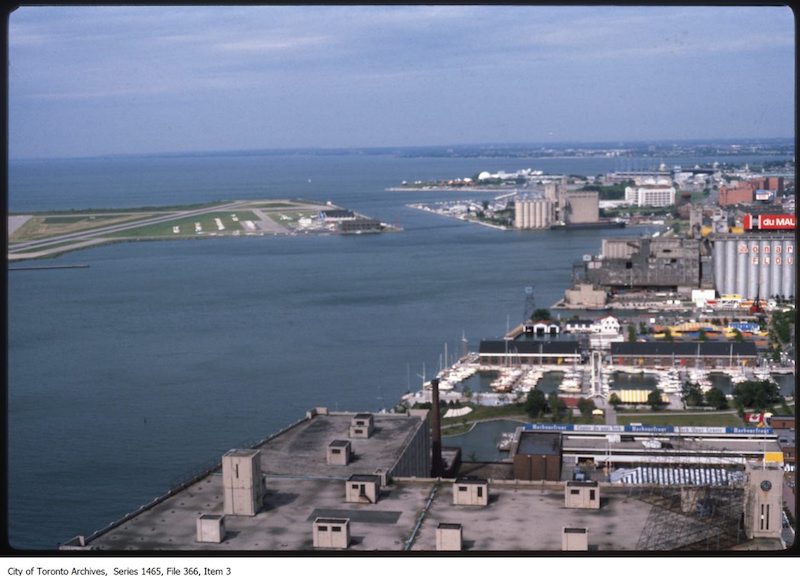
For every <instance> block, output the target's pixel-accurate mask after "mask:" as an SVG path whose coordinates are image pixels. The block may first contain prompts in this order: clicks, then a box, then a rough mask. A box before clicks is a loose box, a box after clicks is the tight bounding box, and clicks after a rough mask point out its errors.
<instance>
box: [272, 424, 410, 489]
mask: <svg viewBox="0 0 800 576" xmlns="http://www.w3.org/2000/svg"><path fill="white" fill-rule="evenodd" d="M353 416H355V415H354V414H346V413H330V414H327V415H317V416H315V417H314V418H311V419H310V420H305V421H303V422H301V423H300V424H298V425H297V426H295V427H293V428H291V429H289V430H287V431H286V432H284V433H283V434H280V435H278V436H276V437H275V438H272V439H271V440H270V441H269V442H267V443H265V444H262V445H261V446H259V447H258V448H259V450H261V471H262V472H264V473H265V474H266V475H267V478H269V477H271V476H285V477H309V478H340V479H342V480H346V479H347V478H349V477H350V476H352V475H353V474H374V473H375V470H376V469H378V468H383V469H384V470H389V469H390V468H391V467H392V466H393V465H394V464H395V462H397V460H398V459H399V458H400V455H401V453H402V449H403V447H404V446H405V443H406V441H407V439H408V438H409V437H410V436H411V434H413V432H414V431H415V430H416V429H417V428H418V427H419V426H420V425H421V424H422V420H421V419H420V418H418V417H414V416H402V415H397V414H375V415H373V418H374V426H375V429H374V430H373V432H372V435H371V436H370V437H369V438H350V437H349V433H350V423H351V422H352V420H353ZM334 440H349V441H350V447H351V449H352V451H353V457H352V460H351V462H350V464H349V465H347V466H331V465H329V464H327V461H326V457H327V450H328V446H329V445H330V444H331V442H333V441H334Z"/></svg>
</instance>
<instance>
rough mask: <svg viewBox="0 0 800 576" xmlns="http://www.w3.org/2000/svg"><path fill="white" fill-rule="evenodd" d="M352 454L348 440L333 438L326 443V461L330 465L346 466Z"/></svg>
mask: <svg viewBox="0 0 800 576" xmlns="http://www.w3.org/2000/svg"><path fill="white" fill-rule="evenodd" d="M352 454H353V451H352V448H351V445H350V441H349V440H334V441H333V442H331V443H330V444H328V453H327V462H328V464H330V465H332V466H347V465H348V464H350V459H351V456H352Z"/></svg>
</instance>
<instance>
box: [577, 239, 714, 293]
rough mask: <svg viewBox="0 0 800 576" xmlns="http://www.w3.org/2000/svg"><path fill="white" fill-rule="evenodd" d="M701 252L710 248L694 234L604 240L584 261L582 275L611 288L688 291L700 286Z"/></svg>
mask: <svg viewBox="0 0 800 576" xmlns="http://www.w3.org/2000/svg"><path fill="white" fill-rule="evenodd" d="M706 252H709V254H706ZM704 255H705V256H708V255H710V249H708V248H707V247H706V245H705V243H704V241H702V240H700V239H696V238H682V237H672V236H669V237H657V238H637V239H616V240H604V242H603V254H601V256H600V257H593V258H591V259H588V260H586V261H584V264H583V266H584V278H585V280H586V281H587V282H588V283H590V284H593V285H594V286H602V287H607V288H614V289H620V288H625V289H650V288H656V289H669V290H673V291H679V292H689V291H691V290H692V289H693V288H700V287H702V284H703V282H702V280H703V278H704V274H703V267H702V264H701V263H702V261H703V256H704ZM708 276H709V278H708V280H709V281H710V280H711V278H710V273H709V274H708Z"/></svg>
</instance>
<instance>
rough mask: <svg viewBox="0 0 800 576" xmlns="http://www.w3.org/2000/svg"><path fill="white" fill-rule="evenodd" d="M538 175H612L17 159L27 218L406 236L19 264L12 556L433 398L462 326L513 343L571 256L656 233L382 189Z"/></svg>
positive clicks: (221, 244) (224, 242)
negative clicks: (319, 423) (605, 242)
mask: <svg viewBox="0 0 800 576" xmlns="http://www.w3.org/2000/svg"><path fill="white" fill-rule="evenodd" d="M694 161H703V159H696V160H694ZM728 161H736V160H735V159H728ZM684 163H685V164H686V163H687V162H684ZM524 167H531V168H534V169H542V170H545V171H552V172H564V173H571V174H580V173H584V174H597V173H601V172H604V171H606V170H610V169H614V168H615V167H616V166H614V164H613V161H611V160H606V161H604V160H602V159H585V160H542V161H539V160H502V159H491V160H486V159H442V158H399V157H391V156H385V157H383V156H368V157H367V156H365V157H359V156H241V157H237V156H219V157H214V156H208V157H158V156H154V157H138V158H107V159H84V160H53V161H25V162H11V164H10V167H9V210H10V211H12V212H22V213H24V212H27V211H37V210H38V211H41V210H55V209H71V208H75V209H81V208H103V207H109V208H115V207H134V206H153V205H176V204H188V203H198V202H206V201H211V200H219V199H250V198H297V197H300V198H308V199H314V200H325V201H327V200H331V201H333V202H334V203H336V204H338V205H340V206H343V207H345V208H349V209H353V210H356V211H359V212H362V213H365V214H367V215H368V216H371V217H375V218H379V219H381V220H383V221H386V222H390V223H393V224H398V225H400V226H402V227H403V228H404V231H403V232H401V233H396V234H383V235H369V236H350V237H344V236H321V237H315V236H298V237H263V238H259V237H255V238H252V237H240V238H217V239H204V240H197V241H189V242H178V241H174V242H143V243H128V244H116V245H109V246H103V247H98V248H93V249H89V250H83V251H78V252H73V253H69V254H65V255H63V256H61V257H59V258H57V259H56V260H55V261H53V262H54V263H56V264H67V265H69V264H86V265H88V266H89V267H88V268H80V269H60V270H47V271H16V272H9V273H8V298H9V306H8V311H9V315H8V363H9V365H8V394H7V401H8V459H9V460H8V461H9V466H8V488H9V500H8V513H9V517H8V518H9V526H8V532H9V538H10V543H11V544H12V545H13V546H15V547H18V548H32V549H52V548H54V547H56V546H57V545H58V544H59V543H60V542H63V541H65V540H67V539H69V538H71V537H72V536H74V535H76V534H86V535H88V534H91V533H92V532H93V531H95V530H97V529H99V528H101V527H103V526H105V525H106V524H108V523H109V522H112V521H114V520H116V519H118V518H119V517H121V516H123V515H124V514H125V513H127V512H129V511H132V510H134V509H136V508H138V507H139V506H140V505H142V504H144V503H146V502H148V501H150V500H152V499H153V498H154V497H156V496H159V495H161V494H163V493H164V492H166V491H167V490H168V489H169V488H170V487H171V486H172V485H174V484H175V483H176V482H177V481H178V480H179V479H181V478H183V477H184V476H185V475H186V474H187V473H189V472H191V471H192V470H193V469H196V468H197V467H200V466H203V465H205V464H210V463H212V462H214V461H217V460H218V459H219V458H220V456H221V454H222V453H224V452H225V451H227V450H228V449H230V448H232V447H237V446H243V445H247V444H248V443H250V442H252V441H254V440H256V439H260V438H263V437H265V436H267V435H269V434H270V433H272V432H274V431H276V430H278V429H279V428H281V427H283V426H285V425H287V424H289V423H291V422H293V421H295V420H298V419H300V418H302V417H303V416H304V414H305V411H306V410H307V409H309V408H311V407H314V406H328V407H330V408H332V409H338V410H354V411H355V410H378V409H380V408H383V407H386V408H390V407H392V406H393V405H394V404H395V403H396V402H397V400H398V399H399V397H400V396H401V395H402V394H404V393H406V392H407V391H408V390H409V389H418V388H419V385H420V379H419V378H418V377H417V376H416V374H417V373H420V372H421V369H422V365H423V363H424V364H425V365H426V366H427V367H428V374H429V375H430V374H431V372H432V371H433V369H434V368H435V367H436V366H437V364H438V356H439V354H440V353H441V351H442V348H443V345H444V343H445V342H447V343H448V346H449V348H450V350H460V349H461V337H462V334H464V335H466V337H467V339H468V340H469V347H470V349H471V350H476V349H477V346H478V343H479V341H480V340H481V339H490V338H491V339H493V338H498V337H501V336H502V335H503V334H504V332H505V329H506V326H507V323H508V322H509V321H510V322H512V324H513V323H517V322H519V321H520V320H521V319H522V318H521V317H522V315H523V312H524V310H525V292H524V288H525V287H526V286H530V285H533V286H534V287H535V298H536V303H537V306H541V307H546V306H550V305H551V304H553V303H554V302H555V301H556V300H558V299H559V298H560V297H561V296H562V295H563V291H564V289H565V288H567V286H568V283H569V278H570V267H571V264H572V262H573V261H575V260H579V259H580V258H581V256H582V255H583V254H588V253H597V252H598V251H599V249H600V239H601V237H603V236H620V235H631V236H635V235H638V234H640V233H642V232H643V230H642V229H626V230H602V231H574V232H570V233H564V232H559V233H549V232H501V231H497V230H493V229H490V228H486V227H482V226H478V225H472V224H467V223H464V222H460V221H454V220H447V219H444V218H442V217H440V216H436V215H434V214H429V213H425V212H421V211H417V210H413V209H410V208H407V207H406V206H405V204H407V203H410V202H429V201H436V200H442V199H447V198H454V196H453V194H452V193H450V194H448V193H435V192H408V193H398V192H385V191H384V189H385V188H386V187H389V186H396V185H398V184H399V183H400V182H401V181H402V180H416V179H423V180H424V179H433V178H454V177H463V176H470V175H472V174H474V173H476V172H479V171H481V170H490V171H496V170H501V169H502V170H506V171H511V170H516V169H518V168H524ZM457 197H464V195H458V196H457ZM481 197H490V196H481ZM22 265H24V264H22ZM15 266H16V267H18V266H19V265H15Z"/></svg>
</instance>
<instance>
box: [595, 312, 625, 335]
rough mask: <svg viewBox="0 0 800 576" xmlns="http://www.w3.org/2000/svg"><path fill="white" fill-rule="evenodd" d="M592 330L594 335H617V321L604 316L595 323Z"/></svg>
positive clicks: (611, 317)
mask: <svg viewBox="0 0 800 576" xmlns="http://www.w3.org/2000/svg"><path fill="white" fill-rule="evenodd" d="M593 328H594V330H593V332H595V333H596V334H609V335H611V334H619V320H617V319H616V318H614V317H613V316H606V317H605V318H601V319H600V321H599V322H595V323H594V325H593Z"/></svg>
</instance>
